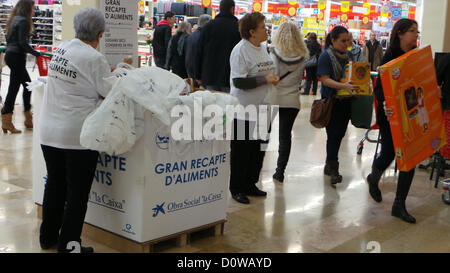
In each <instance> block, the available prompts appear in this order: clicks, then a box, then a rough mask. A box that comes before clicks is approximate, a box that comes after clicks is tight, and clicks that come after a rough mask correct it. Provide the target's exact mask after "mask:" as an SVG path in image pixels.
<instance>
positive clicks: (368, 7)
mask: <svg viewBox="0 0 450 273" xmlns="http://www.w3.org/2000/svg"><path fill="white" fill-rule="evenodd" d="M363 7H365V8H366V9H367V10H366V13H365V14H366V15H369V14H370V3H364V5H363Z"/></svg>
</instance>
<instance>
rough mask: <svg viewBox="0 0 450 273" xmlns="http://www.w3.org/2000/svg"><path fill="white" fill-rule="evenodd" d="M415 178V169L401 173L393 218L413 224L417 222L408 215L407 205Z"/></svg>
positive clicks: (393, 206) (393, 207)
mask: <svg viewBox="0 0 450 273" xmlns="http://www.w3.org/2000/svg"><path fill="white" fill-rule="evenodd" d="M413 178H414V169H413V170H411V171H409V172H400V175H399V178H398V184H397V194H396V196H395V200H394V204H393V205H392V216H394V217H398V218H400V219H402V220H403V221H405V222H408V223H412V224H414V223H415V222H416V219H415V218H414V217H413V216H411V215H410V214H409V213H408V211H407V210H406V205H405V203H406V197H407V196H408V192H409V189H410V187H411V183H412V180H413Z"/></svg>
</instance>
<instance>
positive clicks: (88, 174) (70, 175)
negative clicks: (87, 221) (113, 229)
mask: <svg viewBox="0 0 450 273" xmlns="http://www.w3.org/2000/svg"><path fill="white" fill-rule="evenodd" d="M41 148H42V152H43V153H44V159H45V164H46V166H47V173H48V179H47V183H46V184H45V191H44V203H43V215H42V224H41V229H40V238H39V239H40V241H41V242H44V243H52V242H56V240H57V239H58V238H59V240H58V250H65V249H66V246H67V243H68V242H71V241H77V242H80V244H81V238H80V236H81V231H82V228H83V223H84V217H85V216H86V210H87V203H88V201H89V194H90V191H91V186H92V181H93V179H94V174H95V170H96V168H97V160H98V152H95V151H91V150H66V149H58V148H54V147H49V146H45V145H41Z"/></svg>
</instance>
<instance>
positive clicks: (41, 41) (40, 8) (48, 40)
mask: <svg viewBox="0 0 450 273" xmlns="http://www.w3.org/2000/svg"><path fill="white" fill-rule="evenodd" d="M35 9H36V12H35V15H34V17H33V18H32V19H33V26H34V33H33V35H32V37H31V43H32V44H33V45H38V46H52V45H53V24H54V22H53V21H54V18H53V13H54V11H53V5H36V7H35Z"/></svg>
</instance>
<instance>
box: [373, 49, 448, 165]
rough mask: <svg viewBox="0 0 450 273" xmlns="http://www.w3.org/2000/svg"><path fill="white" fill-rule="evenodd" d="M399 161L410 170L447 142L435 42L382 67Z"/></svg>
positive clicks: (399, 163)
mask: <svg viewBox="0 0 450 273" xmlns="http://www.w3.org/2000/svg"><path fill="white" fill-rule="evenodd" d="M380 76H381V81H382V84H383V91H384V97H385V99H386V106H387V107H389V108H392V109H393V111H394V116H393V117H391V118H390V120H389V123H390V126H391V132H392V138H393V141H394V148H395V154H396V158H397V165H398V169H399V170H400V171H409V170H411V169H413V168H414V167H415V166H416V165H418V164H419V163H420V162H422V161H424V160H425V159H427V158H429V157H430V156H431V155H432V154H433V153H435V152H436V151H438V150H439V149H440V148H441V147H443V146H444V145H445V144H446V137H445V126H444V123H443V118H442V109H441V101H440V99H439V97H438V92H439V87H438V85H437V80H436V72H435V67H434V62H433V56H432V51H431V46H427V47H425V48H422V49H414V50H411V51H410V52H408V53H406V54H404V55H402V56H401V57H399V58H397V59H395V60H392V61H391V62H389V63H387V64H385V65H383V66H381V67H380Z"/></svg>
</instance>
